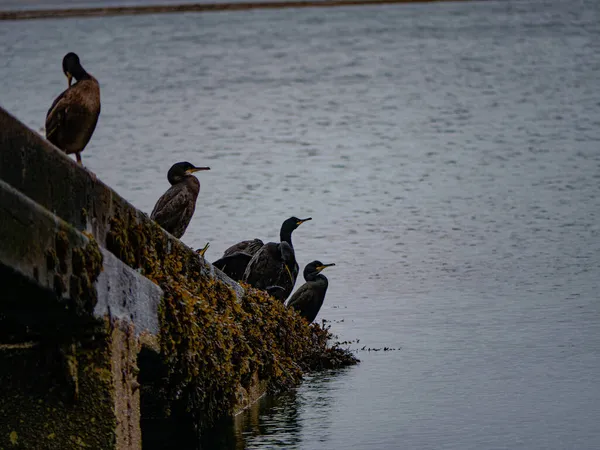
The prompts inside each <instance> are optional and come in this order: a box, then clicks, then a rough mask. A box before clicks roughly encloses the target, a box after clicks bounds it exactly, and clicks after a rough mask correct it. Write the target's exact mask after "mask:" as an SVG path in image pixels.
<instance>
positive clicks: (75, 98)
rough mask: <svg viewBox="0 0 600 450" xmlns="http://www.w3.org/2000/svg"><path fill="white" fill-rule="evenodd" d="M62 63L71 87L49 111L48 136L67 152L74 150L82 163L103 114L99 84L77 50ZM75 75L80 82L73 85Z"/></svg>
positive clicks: (47, 120)
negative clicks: (84, 152)
mask: <svg viewBox="0 0 600 450" xmlns="http://www.w3.org/2000/svg"><path fill="white" fill-rule="evenodd" d="M62 65H63V72H64V73H65V76H66V77H67V83H68V85H69V87H68V88H67V90H66V91H64V92H63V93H61V94H60V95H59V96H58V97H56V99H55V100H54V103H52V106H51V107H50V109H49V110H48V114H46V139H48V140H49V141H50V142H52V143H53V144H54V145H55V146H57V147H58V148H59V149H61V150H62V151H64V152H65V153H67V154H71V153H75V155H76V156H77V162H78V163H79V164H81V152H82V151H83V149H84V148H85V146H86V145H87V143H88V142H89V141H90V138H91V137H92V134H93V133H94V130H95V129H96V124H97V123H98V116H99V115H100V85H99V84H98V80H96V79H95V78H94V77H93V76H92V75H90V74H89V73H87V72H86V71H85V69H84V68H83V67H82V66H81V63H80V62H79V57H78V56H77V55H76V54H75V53H67V54H66V55H65V57H64V58H63V63H62ZM73 78H75V79H76V80H77V82H76V83H75V84H74V85H73V86H71V80H72V79H73Z"/></svg>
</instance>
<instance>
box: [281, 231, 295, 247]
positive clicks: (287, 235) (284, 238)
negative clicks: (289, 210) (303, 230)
mask: <svg viewBox="0 0 600 450" xmlns="http://www.w3.org/2000/svg"><path fill="white" fill-rule="evenodd" d="M279 240H280V241H281V242H287V243H288V244H290V247H292V248H294V245H293V244H292V232H291V231H286V230H281V232H280V233H279Z"/></svg>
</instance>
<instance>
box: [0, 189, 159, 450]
mask: <svg viewBox="0 0 600 450" xmlns="http://www.w3.org/2000/svg"><path fill="white" fill-rule="evenodd" d="M0 217H1V218H2V220H0V236H1V237H2V238H1V239H0V285H1V286H2V293H1V294H0V399H1V401H0V448H25V449H32V448H48V449H54V448H56V449H65V448H77V447H84V446H87V447H88V448H102V449H111V448H114V449H140V448H141V429H140V426H139V423H140V397H139V389H138V387H139V385H138V384H137V375H138V369H137V355H138V352H139V347H138V346H139V343H138V339H137V336H136V333H137V334H139V333H140V332H153V333H157V332H158V320H157V317H156V309H157V305H158V303H159V301H160V298H161V295H162V291H161V290H160V288H158V286H156V285H155V284H153V283H152V282H150V281H149V280H147V279H146V278H144V277H142V276H141V275H139V274H137V273H136V272H135V271H133V270H132V269H131V268H129V267H127V266H126V265H124V264H123V263H122V262H121V261H119V260H118V259H117V258H115V257H114V256H113V255H111V254H110V253H108V252H107V251H106V250H104V251H102V252H101V253H102V254H103V256H102V254H101V253H100V251H99V250H98V248H97V247H93V242H92V241H91V240H90V238H89V237H88V236H85V235H84V234H82V233H80V232H79V231H77V230H75V229H74V228H73V227H71V226H70V225H69V224H67V223H66V222H64V221H63V220H62V219H60V218H58V217H56V216H55V215H54V214H52V213H50V212H49V211H47V210H46V209H44V208H43V207H41V206H40V205H38V204H37V203H35V202H33V201H32V200H30V199H29V198H27V197H25V196H24V195H23V194H22V193H20V192H19V191H17V190H15V189H14V188H12V187H11V186H9V185H7V184H6V183H4V182H3V181H2V180H0ZM89 248H91V249H92V251H90V250H89ZM93 250H95V251H93ZM103 259H104V262H105V264H104V268H105V272H102V273H100V276H98V279H97V281H95V278H96V275H98V272H100V270H101V268H102V266H101V264H102V262H103V261H102V260H103ZM90 267H91V268H92V269H93V271H94V273H92V272H90ZM138 298H139V300H140V302H139V303H138V302H137V299H138ZM134 330H135V331H134ZM32 339H33V342H32V341H31V340H32ZM24 341H25V342H24Z"/></svg>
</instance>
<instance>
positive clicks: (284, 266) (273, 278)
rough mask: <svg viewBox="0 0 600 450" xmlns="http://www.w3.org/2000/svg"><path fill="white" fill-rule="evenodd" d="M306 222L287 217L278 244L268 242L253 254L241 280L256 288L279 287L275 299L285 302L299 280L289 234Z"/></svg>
mask: <svg viewBox="0 0 600 450" xmlns="http://www.w3.org/2000/svg"><path fill="white" fill-rule="evenodd" d="M307 220H312V218H311V217H309V218H308V219H298V218H297V217H290V218H289V219H287V220H286V221H285V222H283V224H282V225H281V231H280V232H279V239H280V241H281V242H280V243H279V244H277V243H275V242H269V243H268V244H265V245H263V246H262V247H261V249H260V250H259V251H258V252H256V253H255V254H254V256H253V257H252V259H251V260H250V262H249V263H248V265H247V266H246V270H245V272H244V278H243V280H244V281H245V282H247V283H248V284H250V285H252V286H254V287H255V288H258V289H267V288H269V287H272V286H280V287H281V288H283V291H282V292H281V293H280V295H279V296H278V297H279V298H280V299H281V300H282V301H284V300H285V299H286V298H287V297H288V296H289V295H290V294H291V293H292V289H294V284H295V283H296V278H297V277H298V270H299V268H298V263H297V262H296V254H295V252H294V246H293V245H292V232H293V231H294V230H295V229H296V228H298V227H299V226H300V225H301V224H303V223H304V222H306V221H307Z"/></svg>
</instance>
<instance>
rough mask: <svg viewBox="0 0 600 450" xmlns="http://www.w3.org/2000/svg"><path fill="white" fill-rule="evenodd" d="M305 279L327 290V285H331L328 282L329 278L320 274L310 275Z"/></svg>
mask: <svg viewBox="0 0 600 450" xmlns="http://www.w3.org/2000/svg"><path fill="white" fill-rule="evenodd" d="M304 279H305V280H306V281H308V282H309V283H315V284H317V285H319V286H324V287H325V288H327V285H328V284H329V280H327V277H326V276H325V275H322V274H320V273H316V274H310V275H309V276H307V277H304Z"/></svg>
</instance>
